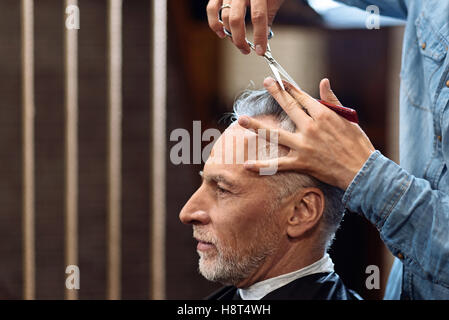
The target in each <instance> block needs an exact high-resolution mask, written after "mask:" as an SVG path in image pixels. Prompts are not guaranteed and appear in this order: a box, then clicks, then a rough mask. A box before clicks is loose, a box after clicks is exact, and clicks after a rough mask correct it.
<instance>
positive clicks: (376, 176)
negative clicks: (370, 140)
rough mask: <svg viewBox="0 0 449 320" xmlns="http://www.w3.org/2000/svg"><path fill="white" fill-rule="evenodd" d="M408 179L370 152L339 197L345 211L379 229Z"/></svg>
mask: <svg viewBox="0 0 449 320" xmlns="http://www.w3.org/2000/svg"><path fill="white" fill-rule="evenodd" d="M410 180H411V177H410V176H409V175H408V174H407V173H406V172H405V171H404V170H403V169H402V168H401V167H399V165H397V164H396V163H394V162H393V161H391V160H390V159H388V158H386V157H384V156H383V155H382V154H381V153H380V152H379V151H378V150H376V151H375V152H373V153H372V154H371V155H370V156H369V158H368V159H367V160H366V162H365V163H364V165H363V166H362V168H361V169H360V170H359V172H358V173H357V174H356V176H355V177H354V179H353V180H352V182H351V184H350V185H349V187H348V188H347V189H346V192H345V194H344V195H343V198H342V202H343V205H344V206H345V208H346V209H348V210H350V211H352V212H357V213H361V214H363V215H364V216H365V217H366V218H367V219H368V220H369V221H371V223H373V224H374V225H376V227H377V228H378V229H380V228H381V227H382V226H383V224H384V223H385V220H386V219H387V218H388V216H389V214H390V213H391V212H392V211H393V209H394V207H395V206H396V204H397V203H398V201H399V200H400V199H401V197H402V196H403V195H404V192H405V191H406V189H407V188H408V186H409V184H410Z"/></svg>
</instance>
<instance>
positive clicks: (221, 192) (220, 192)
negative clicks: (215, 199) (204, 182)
mask: <svg viewBox="0 0 449 320" xmlns="http://www.w3.org/2000/svg"><path fill="white" fill-rule="evenodd" d="M227 193H230V192H229V191H228V190H226V189H223V188H222V187H220V186H219V185H217V194H219V195H224V194H227Z"/></svg>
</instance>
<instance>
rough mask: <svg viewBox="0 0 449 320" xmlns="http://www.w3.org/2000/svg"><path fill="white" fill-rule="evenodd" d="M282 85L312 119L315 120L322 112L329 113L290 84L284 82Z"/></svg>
mask: <svg viewBox="0 0 449 320" xmlns="http://www.w3.org/2000/svg"><path fill="white" fill-rule="evenodd" d="M284 85H285V88H286V89H287V90H288V91H289V93H290V94H291V95H292V96H293V98H294V99H295V100H296V101H297V102H298V103H299V105H300V106H302V107H304V108H306V110H307V111H308V112H309V113H310V115H311V116H312V118H316V117H317V116H318V115H319V114H320V113H321V112H323V111H324V112H327V111H330V110H329V109H328V108H327V107H325V106H323V105H322V104H321V103H319V102H318V101H316V99H314V98H312V97H311V96H309V95H308V94H307V93H306V92H304V91H302V90H300V89H298V88H297V87H295V86H294V85H292V84H291V83H290V82H287V81H284Z"/></svg>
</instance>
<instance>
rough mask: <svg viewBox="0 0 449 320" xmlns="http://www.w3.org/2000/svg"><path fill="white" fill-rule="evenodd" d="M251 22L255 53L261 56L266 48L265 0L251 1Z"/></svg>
mask: <svg viewBox="0 0 449 320" xmlns="http://www.w3.org/2000/svg"><path fill="white" fill-rule="evenodd" d="M251 22H252V24H253V28H254V45H255V46H256V53H257V54H258V55H260V56H261V55H263V54H264V53H265V51H266V50H267V41H268V40H267V38H268V15H267V0H252V1H251Z"/></svg>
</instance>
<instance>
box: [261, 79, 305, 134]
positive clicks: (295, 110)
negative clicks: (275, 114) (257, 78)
mask: <svg viewBox="0 0 449 320" xmlns="http://www.w3.org/2000/svg"><path fill="white" fill-rule="evenodd" d="M263 84H264V86H265V88H266V89H267V90H268V92H269V93H270V94H271V95H272V96H273V98H274V99H275V100H276V101H277V102H278V103H279V105H280V106H281V108H282V109H284V111H285V112H286V113H287V115H288V116H289V117H290V119H292V120H293V122H294V123H295V124H296V126H297V129H298V130H300V129H301V126H300V125H299V124H304V123H306V122H310V121H313V119H312V118H311V117H310V116H308V115H307V114H306V112H305V111H304V110H303V109H302V107H301V105H300V104H299V103H298V101H296V100H295V98H293V97H292V96H291V95H290V94H289V93H288V92H287V91H284V90H282V89H281V87H280V86H279V85H278V83H277V82H276V81H275V80H274V79H273V78H270V77H269V78H266V79H265V80H264V82H263Z"/></svg>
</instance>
